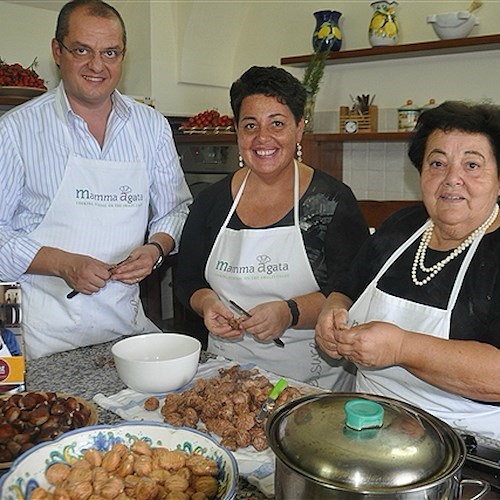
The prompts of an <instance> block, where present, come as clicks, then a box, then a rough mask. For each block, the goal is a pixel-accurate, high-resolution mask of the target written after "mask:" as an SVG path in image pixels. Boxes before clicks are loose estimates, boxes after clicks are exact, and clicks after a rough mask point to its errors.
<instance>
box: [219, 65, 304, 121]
mask: <svg viewBox="0 0 500 500" xmlns="http://www.w3.org/2000/svg"><path fill="white" fill-rule="evenodd" d="M256 94H262V95H266V96H271V97H276V98H277V99H278V101H279V102H281V103H282V104H285V105H286V106H288V107H289V108H290V111H291V112H292V114H293V116H294V118H295V122H296V123H299V121H300V119H301V118H302V117H303V116H304V106H305V103H306V90H305V89H304V87H303V85H302V84H301V83H300V82H299V80H297V78H295V77H294V76H293V75H291V74H290V73H288V71H285V70H284V69H282V68H277V67H275V66H269V67H263V66H252V67H251V68H250V69H249V70H247V71H245V73H243V74H242V75H241V76H240V78H238V80H236V81H235V82H234V83H233V84H232V85H231V90H230V92H229V95H230V98H231V108H232V110H233V114H234V120H235V122H236V123H238V121H239V117H240V108H241V103H242V102H243V99H244V98H245V97H248V96H250V95H256Z"/></svg>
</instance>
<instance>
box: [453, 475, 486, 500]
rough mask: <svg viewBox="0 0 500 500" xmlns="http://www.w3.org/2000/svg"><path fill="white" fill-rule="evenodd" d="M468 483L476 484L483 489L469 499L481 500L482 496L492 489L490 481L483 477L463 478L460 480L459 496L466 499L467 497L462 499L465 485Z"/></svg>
mask: <svg viewBox="0 0 500 500" xmlns="http://www.w3.org/2000/svg"><path fill="white" fill-rule="evenodd" d="M466 484H475V485H477V486H480V487H481V491H480V492H479V493H477V494H476V495H474V496H473V497H470V498H469V499H468V500H479V499H480V498H484V496H485V495H486V494H487V493H489V492H490V490H491V486H490V483H487V482H486V481H483V480H481V479H462V480H461V481H460V492H459V495H458V497H459V498H460V499H461V500H466V499H462V493H463V487H464V485H466Z"/></svg>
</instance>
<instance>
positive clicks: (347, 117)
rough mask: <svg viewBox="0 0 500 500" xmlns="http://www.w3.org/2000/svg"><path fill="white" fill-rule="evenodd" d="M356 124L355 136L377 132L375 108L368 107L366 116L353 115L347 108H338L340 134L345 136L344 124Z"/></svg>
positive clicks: (376, 111) (376, 112)
mask: <svg viewBox="0 0 500 500" xmlns="http://www.w3.org/2000/svg"><path fill="white" fill-rule="evenodd" d="M353 121H354V122H356V124H357V130H356V132H353V133H357V134H363V133H368V132H377V130H378V110H377V106H373V105H372V106H369V108H368V114H363V115H360V114H359V113H354V112H352V111H351V110H350V108H348V107H347V106H340V120H339V131H340V133H341V134H347V133H349V132H347V131H346V128H345V124H346V122H353Z"/></svg>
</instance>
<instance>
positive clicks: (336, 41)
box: [312, 10, 342, 52]
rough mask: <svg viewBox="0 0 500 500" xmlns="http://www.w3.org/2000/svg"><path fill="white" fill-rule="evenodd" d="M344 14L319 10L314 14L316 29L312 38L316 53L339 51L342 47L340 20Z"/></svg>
mask: <svg viewBox="0 0 500 500" xmlns="http://www.w3.org/2000/svg"><path fill="white" fill-rule="evenodd" d="M341 15H342V12H338V11H336V10H318V11H317V12H314V17H315V18H316V28H315V29H314V33H313V37H312V45H313V49H314V52H325V51H337V50H340V48H341V47H342V32H341V31H340V27H339V19H340V16H341Z"/></svg>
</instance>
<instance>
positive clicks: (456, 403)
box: [349, 221, 500, 440]
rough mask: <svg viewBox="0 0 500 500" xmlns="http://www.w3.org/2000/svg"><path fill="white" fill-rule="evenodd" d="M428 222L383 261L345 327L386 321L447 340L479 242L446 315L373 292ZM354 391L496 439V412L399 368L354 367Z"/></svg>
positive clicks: (499, 415)
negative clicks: (387, 399)
mask: <svg viewBox="0 0 500 500" xmlns="http://www.w3.org/2000/svg"><path fill="white" fill-rule="evenodd" d="M429 224H430V221H427V222H426V223H425V224H424V225H423V226H422V227H421V228H420V229H418V230H417V231H416V232H415V234H413V235H412V236H411V237H410V238H409V239H408V240H407V241H406V242H405V243H403V245H401V247H400V248H398V249H397V250H396V251H395V252H394V254H393V255H392V256H391V257H390V258H389V259H388V260H387V262H386V263H385V264H384V265H383V266H382V268H381V269H380V271H379V272H378V274H377V276H376V277H375V279H374V280H373V281H372V282H371V283H370V284H369V285H368V287H367V288H366V289H365V291H364V292H363V293H362V294H361V296H360V297H359V298H358V300H357V301H356V302H355V303H354V304H353V305H352V307H351V309H350V310H349V324H350V325H352V324H360V323H367V322H369V321H385V322H388V323H393V324H396V325H398V326H399V327H400V328H403V329H405V330H410V331H414V332H419V333H424V334H427V335H433V336H434V337H439V338H443V339H448V338H449V335H450V324H451V315H452V312H453V308H454V307H455V304H456V301H457V297H458V295H459V293H460V289H461V287H462V283H463V280H464V276H465V273H466V272H467V269H468V267H469V264H470V262H471V260H472V257H473V256H474V253H475V252H476V250H477V247H478V245H479V242H480V241H481V238H482V236H481V237H480V238H477V239H476V240H475V241H474V242H473V243H472V245H471V246H470V248H469V250H468V251H467V254H466V256H465V258H464V260H463V262H462V264H461V266H460V270H459V272H458V275H457V277H456V279H455V283H454V284H453V288H452V291H451V294H450V298H449V301H448V304H447V307H446V309H439V308H437V307H432V306H427V305H424V304H419V303H416V302H413V301H410V300H406V299H402V298H400V297H395V296H393V295H389V294H388V293H385V292H383V291H381V290H379V289H378V288H377V283H378V281H379V280H380V278H381V277H382V276H383V275H384V273H385V272H386V271H387V270H388V269H389V267H390V266H391V265H392V264H393V263H394V262H395V261H396V260H397V258H398V257H399V256H400V255H401V254H402V253H403V252H404V251H405V250H406V249H407V248H408V247H409V246H410V245H411V244H412V243H413V242H414V241H415V240H416V239H417V238H418V237H419V236H420V235H421V234H422V233H423V232H424V231H425V229H426V228H427V227H428V226H429ZM356 390H357V391H359V392H367V393H371V394H381V395H383V396H387V397H392V398H395V399H399V400H403V401H406V402H408V403H410V404H413V405H416V406H418V407H420V408H423V409H424V410H426V411H428V412H429V413H431V414H433V415H434V416H436V417H438V418H440V419H442V420H444V421H446V422H448V423H449V424H450V425H451V426H453V427H455V428H457V429H462V430H467V431H469V432H473V433H478V434H481V435H483V436H487V437H490V438H492V439H496V440H499V439H500V407H498V406H492V405H488V404H481V403H476V402H475V401H472V400H470V399H467V398H463V397H461V396H458V395H456V394H452V393H450V392H447V391H443V390H441V389H439V388H438V387H436V386H434V385H431V384H429V383H427V382H424V381H423V380H421V379H420V378H418V377H416V376H415V375H413V374H411V373H410V372H409V371H407V370H405V369H404V368H401V367H399V366H390V367H388V368H383V369H370V368H365V367H362V366H358V372H357V377H356Z"/></svg>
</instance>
